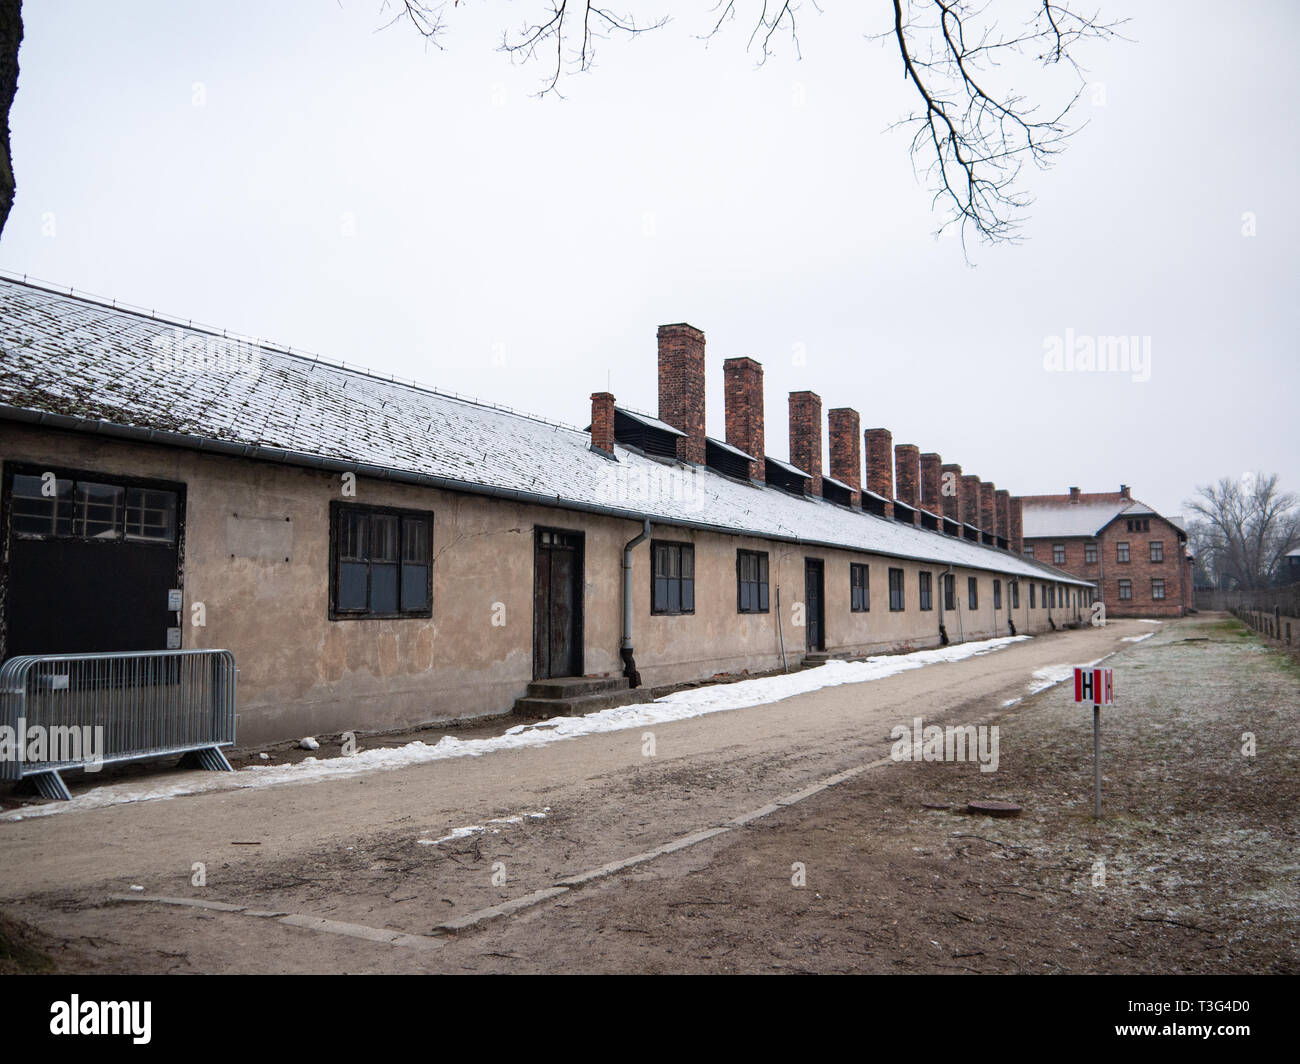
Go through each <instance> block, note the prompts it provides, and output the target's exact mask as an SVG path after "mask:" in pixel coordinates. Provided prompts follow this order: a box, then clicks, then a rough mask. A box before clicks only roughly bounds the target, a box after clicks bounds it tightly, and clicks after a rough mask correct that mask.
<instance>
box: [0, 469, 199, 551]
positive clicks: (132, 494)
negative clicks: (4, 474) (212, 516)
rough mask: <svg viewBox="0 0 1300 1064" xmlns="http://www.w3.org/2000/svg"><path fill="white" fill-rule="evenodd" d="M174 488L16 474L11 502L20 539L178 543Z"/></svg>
mask: <svg viewBox="0 0 1300 1064" xmlns="http://www.w3.org/2000/svg"><path fill="white" fill-rule="evenodd" d="M176 499H177V496H176V492H174V491H157V490H150V489H146V488H127V487H123V486H122V485H120V484H106V483H102V482H98V481H92V480H75V481H74V480H71V479H67V478H62V477H53V476H51V477H48V478H45V477H40V476H26V475H22V474H16V475H15V476H14V482H13V493H12V497H11V500H12V501H11V506H12V510H13V530H14V534H15V535H17V536H20V537H22V538H25V539H26V538H42V539H45V538H51V537H53V538H58V539H97V540H120V539H124V538H125V539H129V540H143V541H148V542H155V543H175V542H176Z"/></svg>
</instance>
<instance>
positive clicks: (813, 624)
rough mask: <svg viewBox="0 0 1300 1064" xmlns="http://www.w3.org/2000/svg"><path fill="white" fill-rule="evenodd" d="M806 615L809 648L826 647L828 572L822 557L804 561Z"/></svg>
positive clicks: (822, 648) (805, 624)
mask: <svg viewBox="0 0 1300 1064" xmlns="http://www.w3.org/2000/svg"><path fill="white" fill-rule="evenodd" d="M803 601H804V609H805V610H806V611H807V613H806V615H805V617H804V626H805V631H806V632H807V633H808V649H809V650H825V649H826V572H825V567H824V565H823V563H822V560H821V559H820V558H805V559H804V562H803Z"/></svg>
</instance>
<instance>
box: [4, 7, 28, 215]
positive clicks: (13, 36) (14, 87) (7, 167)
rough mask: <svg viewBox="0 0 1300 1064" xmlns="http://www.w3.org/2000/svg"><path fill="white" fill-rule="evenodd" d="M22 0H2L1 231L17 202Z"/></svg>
mask: <svg viewBox="0 0 1300 1064" xmlns="http://www.w3.org/2000/svg"><path fill="white" fill-rule="evenodd" d="M22 8H23V5H22V0H0V233H3V232H4V228H5V223H6V222H7V221H9V210H10V208H12V207H13V205H14V190H15V189H16V188H17V187H18V186H17V182H16V181H14V162H13V156H12V155H11V154H10V151H9V109H10V108H11V107H12V106H13V102H14V94H15V93H16V92H17V91H18V46H19V45H20V44H22V40H23V10H22Z"/></svg>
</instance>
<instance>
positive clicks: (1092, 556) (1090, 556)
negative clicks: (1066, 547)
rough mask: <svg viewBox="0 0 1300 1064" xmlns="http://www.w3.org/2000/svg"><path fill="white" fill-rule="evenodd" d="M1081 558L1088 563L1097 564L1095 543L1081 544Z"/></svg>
mask: <svg viewBox="0 0 1300 1064" xmlns="http://www.w3.org/2000/svg"><path fill="white" fill-rule="evenodd" d="M1083 560H1084V562H1086V563H1087V564H1088V565H1096V564H1097V544H1095V543H1085V544H1084V545H1083Z"/></svg>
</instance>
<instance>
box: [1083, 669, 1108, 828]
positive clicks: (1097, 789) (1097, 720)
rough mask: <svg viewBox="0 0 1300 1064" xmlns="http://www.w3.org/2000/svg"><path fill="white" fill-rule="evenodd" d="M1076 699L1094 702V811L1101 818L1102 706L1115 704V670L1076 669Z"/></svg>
mask: <svg viewBox="0 0 1300 1064" xmlns="http://www.w3.org/2000/svg"><path fill="white" fill-rule="evenodd" d="M1074 700H1075V701H1076V702H1091V703H1092V786H1093V798H1092V812H1093V815H1094V816H1095V817H1096V818H1097V819H1098V820H1100V819H1101V707H1102V706H1110V705H1114V704H1115V671H1114V670H1113V669H1094V668H1089V667H1087V666H1084V667H1076V668H1075V670H1074Z"/></svg>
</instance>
